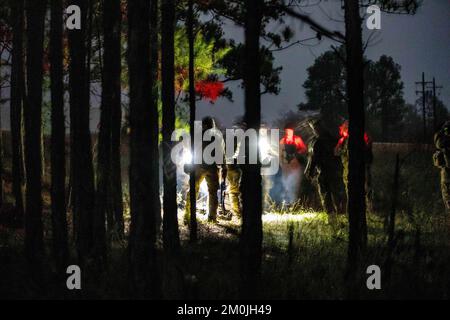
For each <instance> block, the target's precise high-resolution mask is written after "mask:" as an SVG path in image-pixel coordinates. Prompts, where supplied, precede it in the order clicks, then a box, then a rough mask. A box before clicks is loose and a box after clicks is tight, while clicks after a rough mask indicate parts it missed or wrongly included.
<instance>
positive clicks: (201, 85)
mask: <svg viewBox="0 0 450 320" xmlns="http://www.w3.org/2000/svg"><path fill="white" fill-rule="evenodd" d="M223 90H224V85H223V82H221V81H211V80H203V81H199V82H197V84H196V85H195V91H196V92H197V93H198V94H200V95H201V96H202V97H203V98H207V99H209V100H210V101H211V102H215V101H216V100H217V98H219V96H220V94H221V93H222V92H223Z"/></svg>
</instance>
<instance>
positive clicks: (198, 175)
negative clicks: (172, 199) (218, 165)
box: [183, 170, 205, 225]
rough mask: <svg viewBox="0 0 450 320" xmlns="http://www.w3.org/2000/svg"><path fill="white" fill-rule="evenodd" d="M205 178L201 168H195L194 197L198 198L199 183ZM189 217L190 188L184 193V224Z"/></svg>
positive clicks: (186, 223) (187, 221)
mask: <svg viewBox="0 0 450 320" xmlns="http://www.w3.org/2000/svg"><path fill="white" fill-rule="evenodd" d="M204 178H205V174H204V172H203V171H202V170H195V199H197V198H198V193H199V191H200V184H201V183H202V181H203V179H204ZM190 217H191V190H189V191H188V192H187V195H186V208H185V211H184V218H183V220H184V224H185V225H188V224H189V221H190Z"/></svg>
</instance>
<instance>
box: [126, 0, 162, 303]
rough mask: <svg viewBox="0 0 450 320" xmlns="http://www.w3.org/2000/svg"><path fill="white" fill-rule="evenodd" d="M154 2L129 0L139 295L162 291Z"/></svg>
mask: <svg viewBox="0 0 450 320" xmlns="http://www.w3.org/2000/svg"><path fill="white" fill-rule="evenodd" d="M155 1H156V0H152V1H148V0H130V1H129V2H128V23H129V34H128V65H129V77H130V79H129V81H130V209H131V225H130V238H129V248H128V250H129V262H130V277H131V283H132V286H133V290H134V292H135V293H136V294H137V295H138V296H140V297H152V298H158V297H160V294H161V291H160V279H159V274H158V268H157V252H156V233H157V230H156V214H160V200H159V189H155V185H156V182H155V181H158V180H159V164H158V162H159V161H158V159H159V158H158V110H157V96H156V95H155V93H156V92H155V90H154V88H155V82H156V79H155V78H154V77H153V76H154V74H155V71H154V70H152V69H151V68H152V66H154V65H155V63H154V60H155V59H157V57H156V56H155V55H153V54H151V53H152V52H153V50H151V49H150V41H149V39H151V31H150V17H154V13H153V11H154V10H155V7H156V4H155ZM150 11H152V13H150ZM152 45H156V43H152ZM149 88H151V89H150V90H149Z"/></svg>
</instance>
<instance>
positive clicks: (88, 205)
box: [68, 0, 95, 264]
mask: <svg viewBox="0 0 450 320" xmlns="http://www.w3.org/2000/svg"><path fill="white" fill-rule="evenodd" d="M68 2H69V3H68V5H78V6H79V7H80V8H81V25H82V28H81V30H70V31H69V55H70V67H69V73H70V85H69V87H70V90H69V91H70V129H71V148H70V149H71V157H70V160H71V175H72V183H73V184H72V188H73V189H72V197H73V215H74V217H75V222H76V225H75V226H74V227H75V232H76V240H77V250H78V258H79V260H80V262H81V263H82V264H83V263H84V261H85V259H86V257H87V256H88V254H89V252H90V250H91V248H92V245H93V230H92V229H93V211H94V204H95V202H94V201H95V197H94V190H95V188H94V173H93V164H92V148H91V133H90V129H89V100H90V97H89V96H90V83H89V79H90V77H89V72H90V68H89V65H88V63H89V59H88V58H87V56H88V49H87V46H86V41H90V39H87V37H86V32H85V30H86V29H87V28H86V25H87V23H86V22H87V11H88V9H89V8H90V6H89V4H90V1H89V0H70V1H68Z"/></svg>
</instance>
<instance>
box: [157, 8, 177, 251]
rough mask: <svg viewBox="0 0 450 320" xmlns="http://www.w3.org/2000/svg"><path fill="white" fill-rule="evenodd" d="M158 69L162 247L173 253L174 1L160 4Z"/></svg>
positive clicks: (175, 219) (175, 202) (175, 227)
mask: <svg viewBox="0 0 450 320" xmlns="http://www.w3.org/2000/svg"><path fill="white" fill-rule="evenodd" d="M161 29H162V30H164V32H162V35H161V72H162V113H163V115H162V116H163V121H162V123H163V127H162V136H163V148H162V152H163V183H164V203H163V207H164V218H163V240H164V249H165V250H166V251H167V252H168V253H169V254H173V253H176V252H177V251H178V250H179V247H180V235H179V231H178V216H177V168H176V166H175V164H174V163H173V162H172V160H171V153H172V147H173V143H172V140H171V137H172V132H173V131H174V130H175V67H174V66H175V44H174V39H175V38H174V37H175V1H174V0H167V1H163V3H162V25H161Z"/></svg>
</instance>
